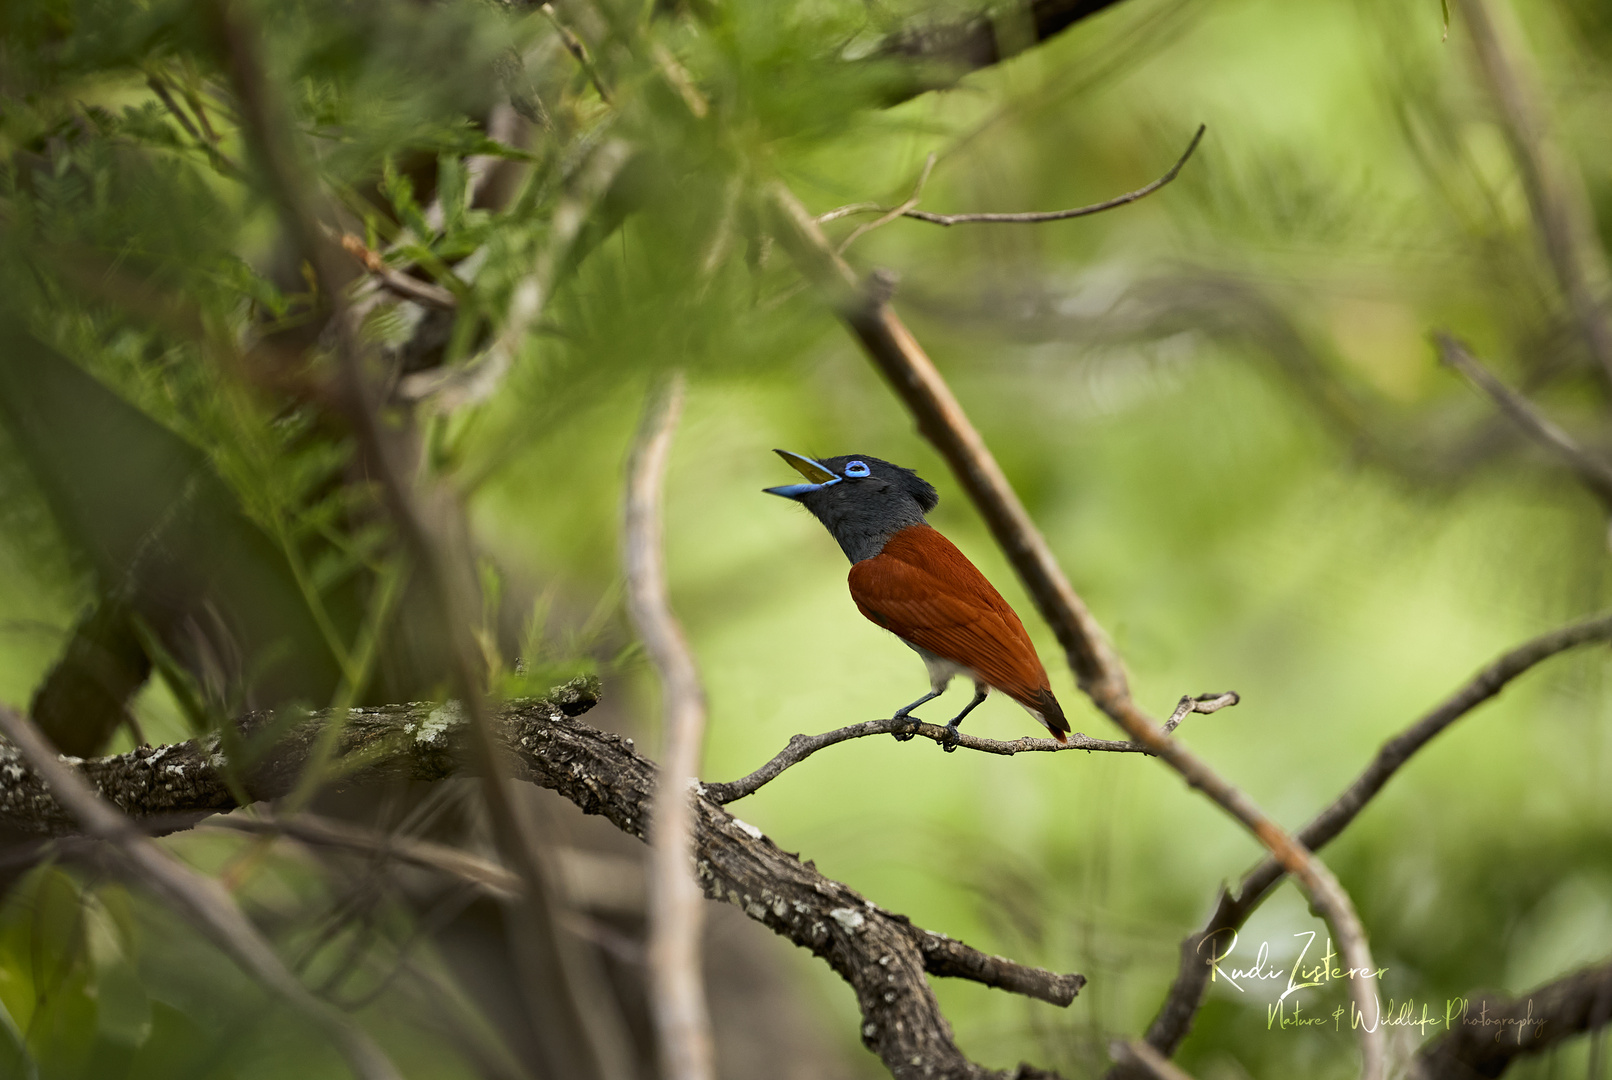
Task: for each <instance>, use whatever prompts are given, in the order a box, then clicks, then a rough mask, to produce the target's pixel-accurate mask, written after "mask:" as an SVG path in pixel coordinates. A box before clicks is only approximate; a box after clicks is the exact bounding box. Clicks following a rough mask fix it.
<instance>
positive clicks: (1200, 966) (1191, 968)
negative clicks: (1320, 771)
mask: <svg viewBox="0 0 1612 1080" xmlns="http://www.w3.org/2000/svg"><path fill="white" fill-rule="evenodd" d="M1605 641H1612V613H1609V614H1603V615H1599V616H1597V617H1595V618H1593V619H1587V620H1585V621H1583V622H1578V623H1574V624H1572V625H1571V626H1565V627H1563V628H1561V629H1559V630H1553V631H1551V632H1550V633H1548V634H1542V635H1540V636H1539V637H1537V638H1534V639H1533V640H1532V641H1528V642H1525V643H1524V644H1522V645H1519V646H1518V647H1517V648H1515V649H1512V650H1510V651H1509V652H1507V653H1505V654H1504V655H1502V656H1500V657H1499V658H1498V659H1496V660H1495V661H1494V662H1493V663H1491V664H1489V665H1488V666H1487V667H1485V668H1484V669H1483V670H1482V671H1480V672H1478V673H1477V674H1476V675H1474V676H1473V677H1472V678H1471V679H1470V680H1468V681H1467V682H1466V683H1465V684H1464V685H1463V686H1462V687H1461V688H1460V689H1458V690H1457V691H1456V692H1455V693H1453V694H1451V695H1450V696H1449V697H1448V698H1445V699H1444V701H1442V702H1441V703H1439V705H1438V706H1437V707H1436V708H1434V709H1433V710H1432V711H1431V712H1429V713H1427V715H1425V716H1423V717H1422V718H1421V719H1420V720H1418V721H1416V723H1414V724H1412V725H1411V726H1410V727H1408V728H1406V729H1405V730H1404V731H1403V732H1401V733H1400V734H1398V735H1396V736H1395V737H1394V738H1392V739H1390V740H1388V741H1387V742H1386V743H1384V744H1383V746H1382V749H1381V750H1379V751H1378V752H1377V756H1376V757H1375V758H1373V759H1372V762H1371V764H1370V765H1368V766H1366V769H1365V770H1364V771H1363V772H1362V773H1361V774H1360V775H1359V776H1358V777H1356V778H1355V781H1354V783H1352V784H1350V785H1349V787H1348V788H1347V789H1346V790H1345V791H1344V792H1343V794H1341V795H1339V796H1338V798H1337V799H1335V800H1334V801H1333V802H1332V803H1331V805H1329V806H1328V807H1327V808H1326V809H1325V810H1322V811H1321V812H1320V813H1319V814H1317V815H1316V816H1315V817H1314V818H1313V819H1311V821H1310V823H1309V824H1308V825H1306V826H1304V828H1303V829H1302V830H1300V832H1299V834H1298V841H1299V843H1301V844H1303V845H1304V846H1305V847H1307V848H1309V849H1310V850H1311V851H1319V850H1320V849H1321V848H1323V847H1325V846H1326V845H1327V844H1328V843H1329V842H1331V841H1332V840H1333V839H1334V838H1335V837H1336V836H1337V835H1338V834H1339V833H1341V832H1342V831H1343V830H1344V828H1346V827H1347V826H1348V825H1349V823H1350V822H1352V821H1353V820H1354V819H1355V818H1356V817H1357V816H1358V815H1359V814H1360V812H1361V811H1362V810H1364V809H1365V808H1366V805H1367V804H1368V803H1370V802H1371V800H1372V799H1373V798H1375V797H1376V796H1377V793H1378V792H1380V791H1382V789H1383V788H1384V787H1386V786H1387V784H1388V781H1389V780H1390V779H1392V778H1393V776H1394V774H1395V773H1397V772H1398V771H1399V770H1400V768H1401V767H1403V766H1404V764H1405V763H1406V762H1407V761H1409V760H1410V759H1411V757H1412V755H1414V754H1415V753H1416V752H1417V751H1418V750H1420V749H1421V748H1422V747H1424V746H1426V745H1427V744H1428V743H1429V742H1431V741H1432V740H1433V738H1434V737H1435V736H1437V735H1438V734H1439V733H1440V732H1442V731H1444V729H1445V728H1447V727H1449V726H1450V725H1451V724H1453V723H1455V722H1456V721H1457V720H1459V719H1460V718H1461V717H1463V716H1465V715H1466V714H1467V713H1469V712H1471V711H1472V710H1473V709H1475V708H1477V707H1478V706H1479V705H1481V704H1483V703H1484V702H1485V701H1488V700H1489V699H1490V698H1492V697H1495V696H1496V695H1497V694H1499V693H1500V691H1501V690H1503V689H1505V687H1506V685H1507V684H1508V683H1510V682H1511V680H1513V679H1515V678H1517V677H1518V676H1519V675H1521V674H1523V673H1524V672H1526V671H1528V670H1529V669H1530V668H1532V667H1533V666H1534V665H1536V664H1538V663H1540V662H1542V661H1545V660H1548V659H1550V658H1551V657H1553V656H1555V655H1557V654H1558V653H1562V652H1566V651H1567V650H1569V649H1575V648H1579V647H1581V646H1584V645H1588V644H1592V643H1595V642H1605ZM1284 873H1285V871H1284V870H1283V869H1282V868H1281V866H1279V865H1278V864H1277V863H1276V861H1275V860H1274V859H1266V860H1265V861H1264V862H1262V863H1260V864H1259V865H1258V866H1257V867H1255V868H1254V869H1253V870H1251V871H1249V872H1248V873H1247V874H1245V875H1244V876H1243V880H1242V883H1241V884H1240V885H1239V886H1238V889H1237V892H1236V893H1235V894H1233V893H1231V892H1229V891H1222V892H1221V894H1220V900H1219V903H1218V904H1216V906H1215V911H1214V914H1212V915H1211V916H1210V917H1209V921H1208V922H1207V923H1205V924H1204V928H1203V929H1202V930H1200V931H1199V932H1197V933H1195V934H1192V935H1190V936H1189V937H1188V938H1187V939H1186V940H1185V941H1183V942H1182V943H1181V967H1180V970H1179V971H1178V973H1177V974H1176V977H1175V982H1174V983H1172V984H1171V986H1170V992H1169V994H1168V996H1167V997H1166V998H1165V1001H1164V1004H1163V1006H1161V1007H1160V1009H1159V1012H1158V1015H1157V1016H1155V1017H1154V1019H1153V1023H1152V1024H1151V1025H1150V1026H1149V1027H1148V1032H1147V1042H1148V1045H1150V1046H1152V1047H1153V1048H1154V1049H1156V1050H1158V1051H1160V1052H1161V1053H1164V1054H1173V1053H1175V1051H1176V1048H1177V1047H1179V1046H1180V1045H1181V1041H1182V1040H1183V1039H1185V1038H1186V1036H1187V1032H1188V1031H1190V1030H1191V1028H1192V1018H1193V1016H1194V1015H1196V1013H1197V1011H1198V1007H1199V1006H1200V1005H1201V1004H1202V1003H1203V995H1204V991H1205V990H1206V989H1207V988H1208V986H1209V970H1210V969H1209V964H1208V963H1207V961H1206V958H1205V956H1204V954H1203V949H1204V947H1205V943H1206V942H1210V941H1213V940H1215V939H1216V938H1218V937H1220V936H1221V935H1224V934H1228V933H1231V932H1233V931H1235V930H1236V929H1238V928H1239V927H1241V926H1242V925H1243V923H1244V922H1245V921H1246V920H1247V918H1248V916H1250V915H1251V914H1253V912H1254V910H1255V909H1256V908H1258V907H1259V905H1260V904H1261V903H1262V902H1264V900H1265V898H1266V897H1267V896H1268V895H1270V892H1271V889H1272V888H1274V887H1275V885H1276V883H1277V882H1278V881H1280V880H1281V879H1282V876H1283V874H1284ZM1117 1075H1118V1074H1114V1073H1111V1074H1110V1076H1114V1077H1117Z"/></svg>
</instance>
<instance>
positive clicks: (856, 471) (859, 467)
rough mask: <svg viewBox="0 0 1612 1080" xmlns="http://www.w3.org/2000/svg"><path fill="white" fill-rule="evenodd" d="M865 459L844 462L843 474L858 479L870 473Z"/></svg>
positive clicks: (870, 470)
mask: <svg viewBox="0 0 1612 1080" xmlns="http://www.w3.org/2000/svg"><path fill="white" fill-rule="evenodd" d="M872 472H873V470H872V469H869V468H868V466H867V462H865V461H848V462H846V463H845V475H846V476H847V477H849V478H851V479H852V480H860V479H861V478H862V477H864V476H870V475H872Z"/></svg>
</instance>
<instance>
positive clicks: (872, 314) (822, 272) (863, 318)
mask: <svg viewBox="0 0 1612 1080" xmlns="http://www.w3.org/2000/svg"><path fill="white" fill-rule="evenodd" d="M773 197H774V200H775V202H776V204H777V206H778V208H779V211H780V217H781V218H782V230H781V231H782V233H783V235H784V237H785V238H786V240H787V241H788V242H789V244H790V245H791V247H792V248H793V251H794V254H795V256H796V258H797V260H798V261H799V262H800V263H801V265H802V267H803V268H804V269H805V271H806V274H807V276H808V277H809V278H811V279H813V280H814V281H816V282H817V283H818V284H819V285H820V286H823V287H825V288H826V289H828V290H829V291H830V293H831V295H832V296H833V297H834V299H835V301H836V303H837V304H838V306H839V309H840V316H841V317H842V318H843V319H844V320H845V322H846V324H847V325H848V326H849V327H850V329H851V331H852V332H853V333H854V334H855V335H856V337H857V338H858V340H860V342H861V343H862V347H863V349H864V350H865V351H866V352H867V354H868V357H869V358H870V359H871V360H872V361H873V364H874V366H875V367H877V368H878V369H879V370H880V371H881V372H882V373H883V374H884V376H885V378H886V379H887V380H888V381H889V382H890V384H891V386H892V387H893V388H894V389H895V391H896V394H897V395H898V396H899V397H900V398H901V400H902V402H903V403H904V404H905V405H906V407H907V410H908V411H909V412H910V413H911V414H912V415H913V417H914V419H915V420H916V421H917V424H918V430H919V432H920V433H922V434H923V435H924V437H925V438H927V439H928V440H929V441H930V442H931V443H932V444H933V445H934V446H935V448H936V449H937V450H939V451H940V454H941V456H942V457H944V458H945V459H946V462H947V464H948V465H950V466H951V468H952V472H953V473H954V474H955V475H956V477H957V479H958V482H959V483H960V484H961V485H962V487H963V489H964V491H966V492H967V493H968V496H969V498H970V499H971V500H972V501H973V503H974V505H975V507H976V508H977V509H978V510H979V511H980V514H981V516H982V517H984V518H985V521H986V524H987V525H988V526H989V527H990V529H991V533H992V535H993V536H994V537H995V538H996V541H997V543H998V544H999V545H1000V546H1001V548H1002V550H1003V552H1004V553H1005V554H1006V555H1007V557H1008V560H1009V562H1011V563H1012V564H1013V568H1014V570H1015V571H1017V573H1018V575H1019V578H1020V580H1021V581H1022V582H1023V583H1024V585H1025V589H1026V591H1027V592H1029V594H1030V596H1031V597H1032V598H1033V599H1034V600H1035V602H1036V606H1037V608H1038V609H1040V611H1041V614H1042V617H1043V618H1045V619H1046V620H1047V622H1048V623H1050V624H1051V625H1052V628H1053V631H1054V633H1055V634H1057V636H1058V641H1059V643H1060V644H1062V645H1063V646H1064V650H1065V654H1066V655H1067V657H1068V659H1069V663H1070V667H1071V668H1073V669H1074V672H1075V676H1076V679H1077V681H1078V682H1079V684H1080V687H1081V689H1082V690H1084V691H1085V692H1086V694H1087V695H1088V696H1089V697H1090V698H1091V700H1092V703H1093V704H1095V705H1096V706H1097V707H1098V708H1099V709H1101V710H1102V711H1103V712H1104V713H1105V714H1106V715H1107V716H1108V717H1109V718H1110V719H1112V720H1113V721H1114V722H1115V723H1117V724H1119V725H1120V726H1121V727H1122V728H1124V729H1125V731H1126V733H1127V734H1128V735H1130V737H1131V738H1132V739H1134V740H1135V741H1137V742H1139V743H1141V744H1142V745H1144V746H1146V747H1147V748H1148V750H1150V751H1152V752H1153V753H1154V754H1156V755H1157V756H1158V757H1160V758H1162V759H1163V760H1164V761H1165V763H1166V764H1168V765H1169V766H1170V767H1171V768H1172V769H1174V770H1175V771H1176V772H1177V773H1179V774H1180V775H1181V777H1182V779H1184V780H1185V781H1186V782H1187V784H1188V786H1190V787H1193V788H1196V789H1197V790H1198V791H1200V792H1202V793H1203V794H1204V795H1205V796H1206V797H1207V798H1209V799H1210V800H1212V801H1213V802H1214V803H1215V804H1216V805H1218V806H1219V807H1221V809H1223V810H1225V811H1226V812H1227V813H1228V814H1230V815H1231V816H1232V817H1233V818H1235V819H1236V820H1237V821H1238V822H1240V823H1241V824H1242V825H1243V826H1244V827H1246V828H1247V829H1248V830H1249V831H1250V832H1251V833H1253V834H1254V836H1255V838H1256V839H1258V840H1259V842H1260V843H1261V844H1263V845H1264V846H1265V847H1266V848H1267V849H1268V850H1269V851H1270V852H1271V853H1272V855H1274V856H1275V857H1276V859H1277V861H1278V862H1279V863H1281V865H1282V866H1283V867H1284V868H1285V869H1286V870H1287V871H1288V872H1289V873H1290V874H1292V875H1293V877H1294V880H1295V881H1297V882H1298V884H1299V886H1300V887H1301V888H1302V889H1303V890H1304V892H1305V894H1306V896H1308V897H1309V899H1310V901H1311V903H1313V904H1314V905H1315V907H1316V909H1317V910H1318V911H1319V912H1321V914H1322V915H1323V917H1325V919H1326V921H1327V923H1328V925H1329V926H1331V928H1332V932H1333V934H1334V936H1335V937H1336V938H1337V941H1338V950H1339V952H1340V953H1341V954H1342V956H1343V958H1344V962H1345V964H1347V966H1348V967H1350V968H1354V969H1360V970H1366V971H1374V970H1376V964H1375V963H1373V962H1372V959H1371V950H1370V947H1369V945H1368V944H1367V942H1366V936H1365V930H1364V928H1363V927H1362V926H1361V925H1360V920H1359V917H1358V916H1357V915H1356V914H1355V910H1354V905H1353V903H1351V902H1350V900H1349V897H1348V894H1347V893H1345V892H1344V891H1343V888H1342V886H1341V885H1339V884H1338V881H1337V879H1336V878H1335V877H1333V875H1332V872H1331V871H1330V870H1328V869H1327V868H1326V866H1325V865H1324V864H1323V863H1322V862H1321V860H1319V859H1317V858H1315V857H1314V856H1313V855H1312V854H1311V853H1310V852H1308V851H1306V850H1305V849H1304V848H1303V847H1301V846H1300V845H1298V844H1297V843H1295V842H1294V841H1293V838H1292V837H1290V836H1289V835H1288V834H1287V833H1286V832H1285V831H1284V830H1283V829H1282V828H1281V827H1280V826H1278V825H1277V824H1276V822H1274V821H1272V820H1271V818H1270V817H1269V816H1267V815H1266V814H1265V812H1264V811H1263V810H1261V809H1260V808H1259V807H1258V806H1257V805H1256V804H1255V803H1254V801H1253V800H1252V799H1250V798H1249V797H1248V796H1247V795H1245V794H1244V793H1243V792H1242V791H1240V790H1238V789H1237V788H1235V787H1233V786H1232V785H1231V784H1230V783H1228V782H1227V781H1226V780H1225V779H1223V778H1222V777H1221V776H1220V775H1219V774H1218V773H1216V772H1215V771H1214V770H1213V769H1211V768H1210V767H1209V765H1208V764H1207V763H1206V762H1204V761H1202V760H1201V759H1199V758H1198V757H1197V756H1196V755H1194V754H1192V753H1191V752H1190V751H1188V750H1187V749H1186V748H1185V747H1184V746H1182V745H1181V743H1180V742H1179V741H1177V740H1176V739H1174V738H1172V737H1171V736H1170V735H1168V734H1166V733H1165V732H1164V731H1163V730H1162V729H1161V728H1160V727H1159V725H1158V724H1157V723H1156V722H1154V720H1153V719H1152V718H1151V717H1149V716H1148V715H1147V714H1146V713H1144V712H1143V711H1142V710H1141V709H1140V708H1139V707H1138V706H1137V705H1136V703H1135V701H1134V700H1133V699H1132V698H1131V694H1130V689H1129V687H1128V685H1127V683H1126V679H1125V675H1124V671H1123V669H1122V668H1121V666H1120V663H1119V660H1118V657H1117V656H1116V655H1115V654H1114V652H1113V649H1112V647H1111V646H1110V645H1109V644H1108V642H1107V640H1106V638H1105V637H1104V636H1103V634H1102V631H1101V629H1100V628H1099V627H1098V626H1097V623H1096V620H1095V619H1093V618H1092V616H1091V613H1090V612H1089V611H1088V610H1087V609H1086V607H1085V605H1084V604H1083V603H1081V601H1080V599H1079V597H1078V596H1077V595H1076V594H1075V591H1074V589H1073V587H1072V586H1071V585H1070V584H1069V581H1068V579H1067V578H1066V577H1065V576H1064V574H1063V570H1062V568H1061V567H1060V566H1059V565H1058V562H1057V560H1056V559H1055V558H1054V557H1053V555H1052V551H1051V549H1050V548H1049V547H1048V546H1047V542H1046V540H1045V538H1044V537H1042V535H1041V533H1040V530H1038V529H1037V528H1036V527H1035V524H1034V522H1032V521H1031V520H1030V515H1029V514H1028V513H1027V512H1026V511H1025V509H1024V505H1023V504H1022V503H1021V502H1019V499H1018V496H1017V495H1016V494H1015V493H1014V491H1013V489H1012V486H1011V485H1010V484H1009V483H1008V482H1007V477H1006V476H1005V475H1004V474H1003V472H1002V470H1001V467H1000V466H999V465H997V463H996V459H995V458H994V457H993V456H992V455H991V452H990V450H989V449H987V447H986V446H985V441H984V439H982V438H981V437H980V434H979V432H978V431H976V430H975V429H974V426H973V425H972V424H971V423H970V422H969V420H968V417H967V415H966V414H965V413H964V412H963V409H962V406H961V405H960V404H958V402H957V399H956V397H955V396H953V394H952V392H951V389H950V388H949V387H948V386H947V385H946V382H945V380H944V379H942V378H941V376H940V373H939V372H938V371H937V370H936V369H935V366H934V363H933V362H932V361H931V360H930V359H929V357H928V356H927V355H926V354H925V353H924V351H923V348H922V347H921V346H920V345H919V344H918V342H917V340H916V339H915V338H913V336H912V334H911V333H909V332H908V330H907V328H906V327H905V326H904V325H903V324H902V323H901V320H900V319H899V318H898V317H897V316H896V314H895V312H894V311H892V310H891V308H890V305H889V304H888V302H887V300H888V298H889V293H890V288H891V283H890V282H889V281H888V279H884V280H881V279H879V278H877V277H876V278H875V279H874V281H873V282H872V283H871V284H870V286H869V287H868V288H866V289H858V288H857V287H856V286H857V282H856V278H855V275H854V274H853V273H852V272H851V270H850V268H849V267H848V266H846V265H845V263H844V262H843V261H842V260H840V259H839V258H838V257H837V256H836V255H835V254H834V251H833V248H832V247H831V246H830V245H829V243H828V241H827V240H826V239H825V238H824V237H823V234H822V231H821V230H820V229H819V228H818V226H817V223H816V221H814V220H813V218H812V217H811V215H810V214H809V213H807V211H806V209H805V207H803V206H802V205H801V204H800V201H799V200H798V199H796V198H795V196H794V194H793V193H792V192H790V191H789V190H788V188H786V187H784V186H783V185H781V184H779V185H775V187H774V189H773ZM1349 983H1350V993H1351V995H1352V996H1353V997H1354V999H1355V1004H1356V1006H1357V1007H1358V1008H1359V1009H1360V1010H1361V1012H1362V1013H1363V1014H1364V1015H1366V1016H1371V1017H1375V1016H1376V1015H1377V1014H1378V1011H1379V1004H1378V1002H1377V999H1376V995H1375V992H1374V991H1373V990H1372V988H1371V986H1370V985H1369V984H1370V980H1368V979H1351V980H1349ZM1370 1027H1371V1028H1374V1029H1375V1030H1369V1029H1368V1026H1367V1025H1362V1026H1361V1028H1360V1044H1361V1057H1362V1067H1361V1074H1362V1076H1363V1077H1364V1078H1365V1080H1380V1078H1381V1077H1382V1076H1383V1075H1384V1070H1385V1068H1386V1057H1385V1051H1384V1045H1385V1038H1384V1029H1383V1028H1382V1026H1381V1025H1377V1024H1372V1025H1370Z"/></svg>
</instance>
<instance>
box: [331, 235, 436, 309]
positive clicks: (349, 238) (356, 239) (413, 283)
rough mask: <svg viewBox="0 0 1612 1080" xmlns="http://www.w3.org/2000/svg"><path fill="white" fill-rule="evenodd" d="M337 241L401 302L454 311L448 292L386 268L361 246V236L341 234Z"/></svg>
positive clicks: (375, 253) (378, 255)
mask: <svg viewBox="0 0 1612 1080" xmlns="http://www.w3.org/2000/svg"><path fill="white" fill-rule="evenodd" d="M339 239H340V243H341V247H342V250H343V251H345V252H347V254H349V255H351V256H352V257H353V258H355V259H357V260H358V262H359V264H360V265H361V266H363V267H364V269H365V270H368V271H369V272H370V273H371V274H374V275H375V277H376V278H377V279H379V281H380V283H381V284H382V285H384V286H386V288H388V289H390V290H391V291H392V292H394V293H396V294H397V295H398V296H401V297H402V298H403V299H405V300H412V301H414V302H415V303H416V304H419V305H421V306H422V307H429V308H436V309H437V310H438V311H457V310H458V308H459V298H458V297H457V296H455V295H454V294H453V291H452V290H451V289H444V288H443V287H442V286H441V285H436V284H433V283H432V282H429V281H421V280H420V279H419V278H417V277H412V276H410V275H408V274H405V273H403V272H402V271H401V270H394V269H393V268H392V267H390V266H387V265H386V259H385V257H384V256H382V255H381V253H380V252H378V251H374V250H372V249H371V248H370V247H369V246H368V245H367V244H365V243H364V240H363V237H360V236H355V235H353V234H352V233H342V234H341V235H340V238H339Z"/></svg>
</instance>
